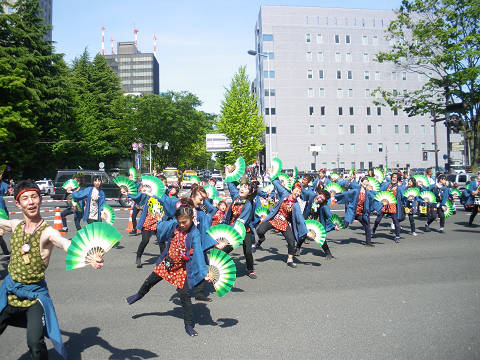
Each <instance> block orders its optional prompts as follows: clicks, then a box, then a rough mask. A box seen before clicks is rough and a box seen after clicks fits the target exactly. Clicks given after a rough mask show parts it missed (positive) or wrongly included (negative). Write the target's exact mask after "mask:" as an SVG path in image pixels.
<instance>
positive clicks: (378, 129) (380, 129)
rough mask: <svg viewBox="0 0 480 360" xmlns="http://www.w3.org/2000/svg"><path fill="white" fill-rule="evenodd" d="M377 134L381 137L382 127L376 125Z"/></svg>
mask: <svg viewBox="0 0 480 360" xmlns="http://www.w3.org/2000/svg"><path fill="white" fill-rule="evenodd" d="M377 134H378V135H382V125H377Z"/></svg>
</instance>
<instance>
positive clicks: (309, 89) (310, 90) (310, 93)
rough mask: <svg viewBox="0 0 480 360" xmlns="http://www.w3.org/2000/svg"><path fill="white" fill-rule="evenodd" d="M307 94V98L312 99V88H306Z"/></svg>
mask: <svg viewBox="0 0 480 360" xmlns="http://www.w3.org/2000/svg"><path fill="white" fill-rule="evenodd" d="M307 94H308V97H313V88H308V91H307Z"/></svg>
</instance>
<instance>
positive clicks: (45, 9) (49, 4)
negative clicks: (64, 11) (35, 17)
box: [3, 0, 53, 41]
mask: <svg viewBox="0 0 480 360" xmlns="http://www.w3.org/2000/svg"><path fill="white" fill-rule="evenodd" d="M15 2H16V0H8V3H9V4H10V5H11V6H8V5H4V6H3V10H4V11H5V12H6V13H11V12H12V11H13V8H12V6H13V5H14V4H15ZM38 3H39V5H40V8H41V9H42V12H41V13H40V14H39V15H40V16H41V17H43V19H44V20H45V23H46V24H47V25H50V26H52V12H53V0H38ZM45 40H48V41H52V30H49V31H48V32H47V34H46V35H45Z"/></svg>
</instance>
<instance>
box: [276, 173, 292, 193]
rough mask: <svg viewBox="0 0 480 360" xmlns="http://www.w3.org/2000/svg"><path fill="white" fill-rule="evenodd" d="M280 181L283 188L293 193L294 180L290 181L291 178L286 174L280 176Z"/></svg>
mask: <svg viewBox="0 0 480 360" xmlns="http://www.w3.org/2000/svg"><path fill="white" fill-rule="evenodd" d="M277 177H278V180H280V182H281V183H282V186H283V187H284V188H285V189H287V190H288V191H292V186H293V184H292V180H291V179H290V176H288V175H287V174H284V173H280V174H278V176H277Z"/></svg>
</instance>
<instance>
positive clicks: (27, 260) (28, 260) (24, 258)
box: [22, 254, 30, 265]
mask: <svg viewBox="0 0 480 360" xmlns="http://www.w3.org/2000/svg"><path fill="white" fill-rule="evenodd" d="M22 257H23V263H24V264H25V265H28V264H30V258H29V257H28V254H23V255H22Z"/></svg>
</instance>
